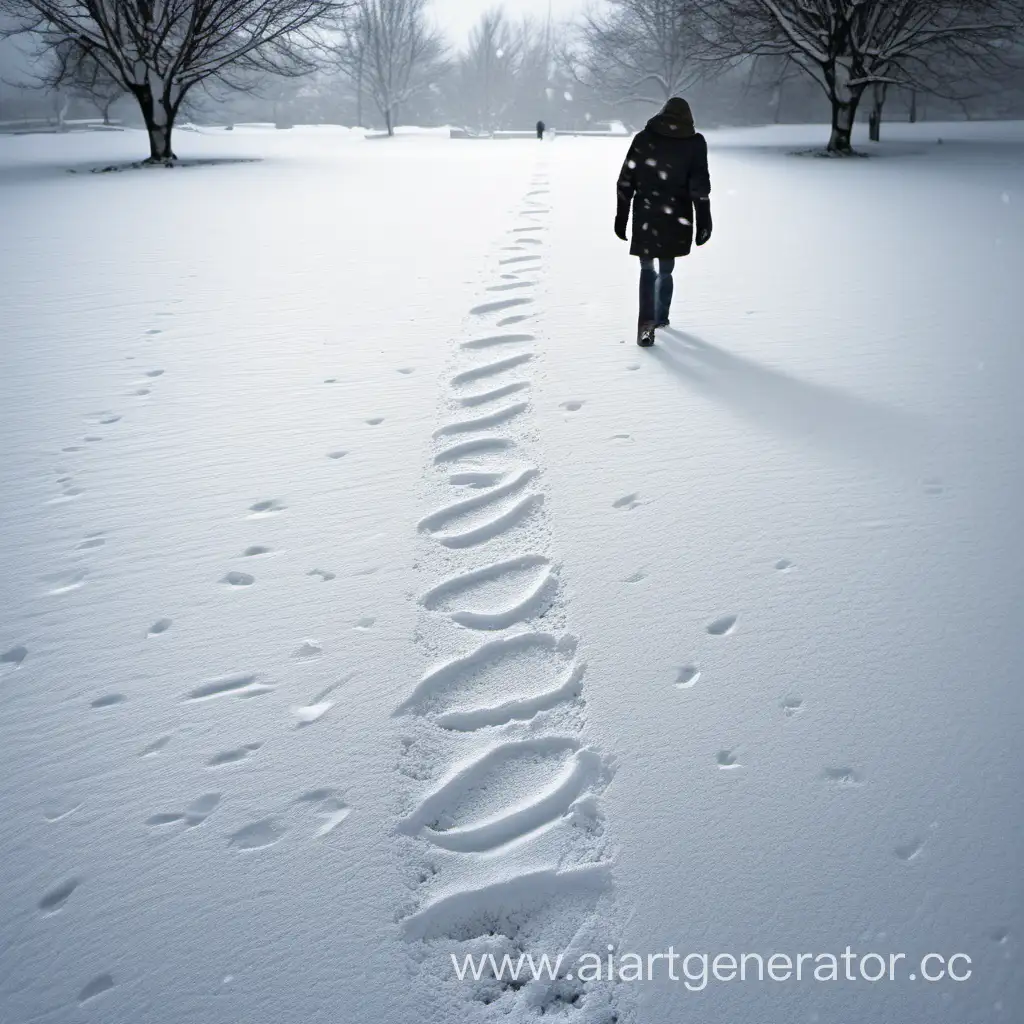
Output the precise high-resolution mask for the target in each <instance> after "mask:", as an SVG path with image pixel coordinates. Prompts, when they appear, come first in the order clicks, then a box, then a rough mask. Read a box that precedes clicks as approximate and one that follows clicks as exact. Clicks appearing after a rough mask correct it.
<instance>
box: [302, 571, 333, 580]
mask: <svg viewBox="0 0 1024 1024" xmlns="http://www.w3.org/2000/svg"><path fill="white" fill-rule="evenodd" d="M306 575H307V576H319V577H320V579H322V580H323V581H324V582H325V583H326V582H328V581H329V580H333V579H335V577H336V575H337V574H336V573H333V572H327V570H326V569H310V570H309V572H307V573H306Z"/></svg>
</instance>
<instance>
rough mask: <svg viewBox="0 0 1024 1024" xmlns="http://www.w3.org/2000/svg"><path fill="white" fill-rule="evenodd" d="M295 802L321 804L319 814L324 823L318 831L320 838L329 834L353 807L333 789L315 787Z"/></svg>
mask: <svg viewBox="0 0 1024 1024" xmlns="http://www.w3.org/2000/svg"><path fill="white" fill-rule="evenodd" d="M295 802H296V803H297V804H319V805H320V807H319V811H318V814H319V816H320V817H321V818H323V819H324V823H323V824H322V825H321V826H320V827H319V828H318V829H317V831H316V834H317V837H318V838H319V837H322V836H326V835H329V834H330V833H331V832H333V831H334V830H335V829H336V828H337V827H338V826H339V825H340V824H341V823H342V822H343V821H344V820H345V819H346V818H347V817H348V816H349V815H350V814H351V813H352V808H351V807H350V806H349V805H348V804H346V803H345V801H344V800H342V799H341V798H340V797H339V796H336V795H335V792H334V790H333V789H314V790H312V791H310V792H309V793H303V794H302V796H300V797H299V798H298V800H296V801H295Z"/></svg>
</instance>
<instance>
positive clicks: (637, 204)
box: [615, 96, 711, 348]
mask: <svg viewBox="0 0 1024 1024" xmlns="http://www.w3.org/2000/svg"><path fill="white" fill-rule="evenodd" d="M617 192H618V208H617V210H616V213H615V234H616V235H618V237H619V238H621V239H622V240H623V241H626V222H627V221H628V220H629V209H630V205H632V207H633V239H632V244H631V245H630V247H629V252H630V254H631V255H632V256H639V257H640V316H639V318H638V321H637V335H636V343H637V344H638V345H642V346H643V347H645V348H646V347H648V346H650V345H653V344H654V331H655V328H657V327H668V324H669V320H668V315H669V307H670V306H671V305H672V271H673V270H674V269H675V262H676V258H677V257H679V256H688V255H689V254H690V247H691V245H692V244H693V241H694V220H695V219H696V227H697V230H696V241H697V244H698V245H703V244H704V243H705V242H707V240H708V239H709V238H710V237H711V199H710V196H711V176H710V174H709V173H708V144H707V141H706V140H705V138H704V136H703V135H701V134H699V133H698V132H697V131H696V130H695V129H694V126H693V114H692V113H691V112H690V105H689V104H688V103H687V102H686V100H684V99H680V98H679V97H678V96H673V97H672V99H670V100H669V101H668V102H667V103H666V104H665V106H664V108H663V109H662V111H661V113H660V114H655V116H654V117H652V118H651V119H650V121H648V122H647V127H646V128H644V129H643V131H641V132H640V133H639V134H638V135H637V136H636V137H635V138H634V139H633V143H632V145H631V146H630V147H629V152H628V153H627V154H626V162H625V163H624V164H623V165H622V170H621V171H620V173H619V180H618V183H617ZM695 213H696V218H695V216H694V215H695ZM655 259H657V260H658V272H657V273H655V270H654V261H655Z"/></svg>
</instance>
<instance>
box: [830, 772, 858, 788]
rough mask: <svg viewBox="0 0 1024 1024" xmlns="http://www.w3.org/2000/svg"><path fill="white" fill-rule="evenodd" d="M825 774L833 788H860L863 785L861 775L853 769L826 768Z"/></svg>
mask: <svg viewBox="0 0 1024 1024" xmlns="http://www.w3.org/2000/svg"><path fill="white" fill-rule="evenodd" d="M823 774H824V777H825V781H826V782H830V783H831V784H832V785H833V786H859V785H860V783H861V777H860V774H859V773H858V772H857V771H855V770H854V769H853V768H826V769H825V771H824V773H823Z"/></svg>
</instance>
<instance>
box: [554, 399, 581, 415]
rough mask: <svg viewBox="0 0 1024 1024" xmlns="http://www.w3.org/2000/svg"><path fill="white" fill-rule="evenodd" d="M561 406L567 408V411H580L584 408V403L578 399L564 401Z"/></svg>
mask: <svg viewBox="0 0 1024 1024" xmlns="http://www.w3.org/2000/svg"><path fill="white" fill-rule="evenodd" d="M559 408H561V409H565V410H566V412H579V410H580V409H582V408H583V403H582V402H576V401H572V402H563V403H562V404H561V406H559Z"/></svg>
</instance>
